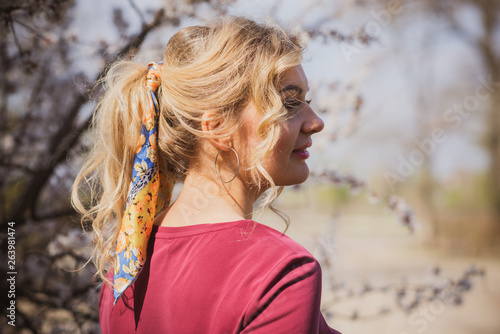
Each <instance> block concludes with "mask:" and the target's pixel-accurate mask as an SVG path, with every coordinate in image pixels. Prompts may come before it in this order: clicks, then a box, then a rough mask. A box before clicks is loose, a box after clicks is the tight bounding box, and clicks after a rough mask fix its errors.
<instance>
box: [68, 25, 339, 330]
mask: <svg viewBox="0 0 500 334" xmlns="http://www.w3.org/2000/svg"><path fill="white" fill-rule="evenodd" d="M301 61H302V47H301V45H300V43H299V40H298V39H297V37H295V36H293V35H290V34H288V33H286V32H285V31H283V30H282V29H281V28H279V27H274V26H264V25H260V24H257V23H255V22H254V21H251V20H248V19H245V18H240V17H223V18H219V19H218V20H215V21H213V22H211V23H209V24H207V25H206V26H196V27H189V28H186V29H183V30H181V31H180V32H178V33H177V34H176V35H174V36H173V37H172V38H171V39H170V41H169V42H168V44H167V46H166V50H165V57H164V63H163V64H154V63H150V64H149V65H148V66H142V65H137V64H134V63H132V62H125V61H123V62H120V63H118V64H116V65H114V66H113V67H112V68H111V69H110V71H109V73H108V75H107V78H106V85H107V86H106V91H105V94H104V96H103V97H102V99H101V101H100V103H99V105H98V110H97V112H96V116H95V120H94V128H95V131H96V133H97V135H98V141H97V144H96V145H95V147H94V149H93V151H92V152H91V153H90V155H89V157H88V160H87V161H86V163H85V164H84V167H83V168H82V170H81V172H80V174H79V175H78V177H77V179H76V181H75V186H74V189H73V195H72V196H73V203H74V205H75V207H76V208H77V209H78V210H80V211H81V212H82V213H83V214H84V218H83V219H84V220H85V219H90V220H92V225H93V231H94V235H95V249H94V254H93V257H94V261H95V263H96V267H97V269H98V274H99V275H100V276H101V278H102V279H103V281H104V282H105V283H106V284H104V285H103V287H102V291H101V297H100V302H99V308H100V310H99V311H100V324H101V328H102V332H103V333H134V332H135V333H250V332H252V333H337V332H336V331H334V330H333V329H331V328H330V327H328V325H327V324H326V322H325V320H324V318H323V316H322V314H321V312H320V309H319V308H320V299H321V268H320V266H319V264H318V262H317V261H316V260H315V259H314V258H313V256H312V255H311V254H310V253H309V252H308V251H307V250H305V249H304V248H303V247H302V246H300V245H299V244H297V243H296V242H294V241H293V240H291V239H290V238H288V237H287V236H285V235H284V234H282V233H280V232H278V231H276V230H274V229H271V228H269V227H267V226H264V225H261V224H259V223H257V222H255V221H253V220H252V214H253V206H254V203H255V202H256V201H257V199H259V198H260V197H261V196H262V195H263V194H264V193H265V192H266V191H267V190H269V191H268V194H267V195H266V196H265V198H264V199H263V200H262V202H261V207H260V209H263V208H264V207H265V206H266V205H269V206H270V207H271V208H272V202H273V201H274V199H276V197H277V196H278V195H279V194H280V193H281V191H282V189H283V187H284V186H287V185H294V184H299V183H302V182H304V181H305V180H306V179H307V177H308V174H309V170H308V167H307V164H306V159H307V157H308V156H309V153H308V152H307V150H306V149H307V148H308V147H309V146H311V144H312V141H311V136H312V135H313V134H314V133H317V132H319V131H321V130H322V129H323V126H324V124H323V121H322V120H321V119H320V118H319V117H318V116H317V115H316V114H315V113H314V112H313V110H312V109H311V108H310V106H309V102H310V101H307V100H306V92H307V91H308V82H307V78H306V76H305V74H304V71H303V69H302V67H301V65H300V64H301ZM82 181H86V182H87V183H89V184H90V186H91V187H90V189H91V191H90V192H89V191H87V192H82V191H79V189H78V188H79V185H80V183H81V182H82ZM175 182H182V183H183V188H182V192H181V193H180V195H179V197H178V198H177V200H176V201H175V202H174V203H170V199H171V195H172V188H173V185H174V184H175ZM89 193H90V196H89ZM272 209H273V211H274V212H276V213H278V214H279V212H278V211H277V210H276V209H274V208H272ZM285 221H286V223H287V226H288V220H287V219H285ZM108 264H110V265H111V266H112V268H113V269H114V270H108V269H107V268H108Z"/></svg>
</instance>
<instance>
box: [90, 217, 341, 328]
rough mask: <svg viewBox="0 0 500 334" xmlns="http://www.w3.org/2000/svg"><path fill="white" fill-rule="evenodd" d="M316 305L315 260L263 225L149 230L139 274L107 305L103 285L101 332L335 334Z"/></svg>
mask: <svg viewBox="0 0 500 334" xmlns="http://www.w3.org/2000/svg"><path fill="white" fill-rule="evenodd" d="M252 230H253V231H252ZM108 278H110V279H112V272H111V273H110V275H109V276H108ZM320 302H321V267H320V265H319V263H318V262H317V261H316V259H314V257H313V256H312V255H311V253H309V252H308V251H307V250H306V249H305V248H303V247H302V246H300V245H299V244H298V243H296V242H295V241H293V240H292V239H290V238H289V237H287V236H286V235H283V234H282V233H281V232H278V231H276V230H274V229H272V228H270V227H268V226H265V225H262V224H259V223H257V222H255V221H253V220H239V221H233V222H224V223H217V224H200V225H192V226H182V227H166V226H161V227H157V226H154V228H153V231H152V234H151V239H150V242H149V244H148V259H147V261H146V263H145V266H144V268H143V271H142V272H141V274H140V275H139V277H138V278H137V280H136V282H135V283H134V284H133V285H132V286H131V287H130V288H129V289H127V290H126V291H125V293H124V294H123V297H122V298H120V299H119V301H118V302H117V304H116V305H115V307H114V308H113V291H112V290H111V288H109V287H108V286H107V285H103V288H102V290H101V297H100V300H99V315H100V319H99V322H100V325H101V330H102V333H103V334H107V333H120V334H122V333H175V334H177V333H220V334H222V333H228V334H232V333H250V332H251V333H307V334H313V333H338V332H337V331H335V330H333V329H332V328H330V327H328V325H327V324H326V322H325V319H324V318H323V315H322V314H321V312H320Z"/></svg>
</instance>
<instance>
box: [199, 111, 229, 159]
mask: <svg viewBox="0 0 500 334" xmlns="http://www.w3.org/2000/svg"><path fill="white" fill-rule="evenodd" d="M215 114H216V113H215V112H214V111H206V112H205V113H203V116H202V121H201V129H202V130H203V131H207V132H209V131H214V130H217V128H218V127H219V126H220V121H219V120H216V119H215ZM208 141H209V142H210V143H211V144H212V145H214V146H215V147H216V148H218V149H221V150H223V151H229V146H230V145H231V138H230V137H222V138H209V139H208Z"/></svg>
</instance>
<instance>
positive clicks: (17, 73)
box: [0, 0, 500, 334]
mask: <svg viewBox="0 0 500 334" xmlns="http://www.w3.org/2000/svg"><path fill="white" fill-rule="evenodd" d="M221 14H235V15H245V16H247V17H250V18H253V19H256V20H258V21H266V20H267V19H269V18H273V19H274V20H277V21H278V22H279V23H280V24H282V25H284V26H285V27H287V28H288V29H290V30H292V31H294V32H295V33H297V34H299V35H300V36H301V37H302V39H303V40H304V41H305V42H306V44H307V48H306V52H305V61H304V64H303V66H304V69H305V72H306V74H307V76H308V79H309V85H310V88H311V89H310V92H309V95H310V96H308V98H312V100H313V101H312V106H313V108H314V109H315V110H316V111H317V113H318V114H319V115H320V117H322V118H323V120H324V121H325V129H324V131H323V132H321V133H319V134H316V135H314V136H313V146H312V147H311V148H310V152H311V158H310V159H309V160H307V163H308V165H309V167H310V171H311V176H310V178H309V179H308V180H307V181H306V182H305V183H303V184H301V185H297V186H293V187H288V188H286V189H285V191H284V192H283V193H282V196H281V197H280V198H279V199H278V200H277V202H276V207H277V208H278V209H280V210H281V211H283V212H284V213H286V214H287V215H288V216H289V217H290V220H291V225H290V228H289V229H288V231H287V232H286V233H287V234H288V235H289V236H290V237H292V238H293V239H295V240H296V241H298V242H299V243H301V244H302V245H304V246H305V247H306V248H308V249H309V250H310V251H311V252H312V253H313V255H315V256H316V257H317V258H318V260H319V261H320V262H321V265H322V269H323V300H322V311H323V314H324V315H325V317H326V319H327V321H328V322H329V324H330V325H331V326H332V327H334V328H336V329H337V330H339V331H341V332H343V333H366V332H368V331H369V332H375V333H390V334H392V333H394V334H409V333H412V334H413V333H429V334H430V333H455V334H462V333H463V334H465V333H482V334H490V333H491V334H493V333H496V334H498V333H500V317H498V314H499V313H500V284H499V282H500V247H499V242H498V240H499V236H500V117H499V113H500V2H499V1H497V0H434V1H431V0H421V1H411V0H357V1H355V0H352V1H349V0H346V1H334V0H307V1H304V0H302V1H294V0H287V1H284V0H282V1H279V0H266V1H264V0H255V1H250V0H248V1H242V0H240V1H231V0H210V1H208V0H207V1H204V0H191V1H189V0H170V1H166V0H146V1H138V0H128V1H119V0H103V1H95V0H86V1H83V0H46V1H40V0H15V1H14V0H3V1H0V17H1V29H0V67H1V69H0V225H1V226H0V233H1V235H2V238H1V240H0V248H1V252H0V254H1V255H0V268H1V274H2V280H1V282H0V287H1V291H0V293H1V298H0V304H1V308H2V309H3V310H7V308H8V307H9V306H10V305H11V303H12V300H15V307H16V310H15V317H14V319H15V327H13V326H11V325H12V317H10V318H9V314H11V313H10V311H9V310H7V311H5V316H2V317H1V318H0V324H1V326H2V327H1V328H2V329H3V331H0V332H5V333H99V326H98V308H97V302H98V294H99V289H100V285H99V282H98V281H97V280H95V279H94V278H93V273H94V269H93V267H92V265H91V264H89V265H87V266H86V267H84V269H82V270H78V269H79V268H81V267H82V266H83V265H84V264H85V262H86V260H87V259H88V256H89V254H90V251H91V243H90V236H89V235H87V234H83V233H82V229H81V227H80V225H79V217H78V216H77V215H76V214H75V212H74V211H73V209H72V208H71V205H70V201H69V192H70V187H71V184H72V182H73V180H74V177H75V175H76V173H77V171H78V170H79V168H80V165H81V163H82V158H83V157H84V155H85V153H86V152H87V151H88V150H89V148H90V147H91V145H92V142H93V134H92V133H91V132H90V131H88V128H89V125H90V121H91V117H92V113H93V109H94V103H95V99H96V97H97V96H98V95H99V93H100V89H101V87H100V85H99V84H98V80H99V79H100V78H101V77H102V75H103V73H104V72H105V70H106V68H108V67H109V66H110V64H112V63H113V62H114V61H116V60H117V59H121V58H134V59H136V61H138V62H141V63H144V64H147V63H148V62H150V61H160V60H162V55H163V48H164V46H165V44H166V42H167V41H168V39H169V38H170V36H172V35H173V34H174V33H175V32H176V31H178V30H179V29H180V28H182V27H186V26H190V25H195V24H199V23H201V22H203V21H204V20H205V19H210V18H213V17H216V16H218V15H221ZM180 189H181V186H180V185H178V186H176V192H177V193H178V192H179V191H180ZM254 220H256V221H259V222H261V223H264V224H268V225H270V226H272V227H274V228H276V229H278V230H281V231H282V230H284V228H285V225H284V223H283V221H282V220H281V219H280V218H279V217H278V216H277V215H276V214H274V213H273V212H271V210H268V211H265V212H264V213H263V214H262V215H259V216H256V217H254ZM12 240H14V241H12ZM14 242H15V244H14ZM9 246H11V248H10V250H13V248H14V247H15V258H14V259H13V258H12V253H8V252H7V251H8V250H9V248H8V247H9ZM9 256H10V258H9ZM9 261H11V262H9ZM12 261H14V262H12ZM11 272H15V273H16V274H14V275H13V276H15V284H14V285H13V284H11V283H12V280H11V281H7V278H10V277H11V276H12V275H11V274H8V273H11ZM12 294H14V295H15V296H14V295H12ZM9 322H11V325H9Z"/></svg>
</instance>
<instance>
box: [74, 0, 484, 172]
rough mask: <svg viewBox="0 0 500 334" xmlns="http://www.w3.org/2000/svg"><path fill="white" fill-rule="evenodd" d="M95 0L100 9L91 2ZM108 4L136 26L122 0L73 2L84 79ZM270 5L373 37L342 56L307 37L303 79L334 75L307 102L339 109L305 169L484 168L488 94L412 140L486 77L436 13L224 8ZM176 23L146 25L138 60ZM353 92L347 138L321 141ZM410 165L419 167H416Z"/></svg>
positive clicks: (108, 26)
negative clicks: (424, 162) (456, 118)
mask: <svg viewBox="0 0 500 334" xmlns="http://www.w3.org/2000/svg"><path fill="white" fill-rule="evenodd" d="M165 3H167V2H166V1H161V0H144V1H140V2H139V1H136V4H137V6H138V7H139V8H140V9H141V11H143V12H144V15H145V17H146V18H147V19H148V18H149V19H150V18H151V15H149V12H148V9H150V8H157V6H158V4H165ZM318 4H320V5H318ZM96 6H99V8H100V9H99V10H96ZM114 7H119V8H121V9H122V10H123V15H124V18H125V20H126V21H128V22H129V27H128V31H129V32H134V31H137V30H138V29H139V28H140V24H141V22H140V20H139V17H138V15H137V14H136V13H135V12H134V10H133V9H132V7H131V6H130V5H129V2H126V1H121V0H107V1H106V6H104V5H103V4H102V1H101V2H99V3H98V2H97V1H96V0H91V1H77V7H76V9H75V21H74V22H73V26H72V27H71V29H70V30H71V32H72V33H75V34H76V35H78V36H79V39H80V44H81V49H79V50H75V57H76V58H77V60H78V61H77V65H76V66H77V67H78V68H81V69H84V70H85V72H86V73H88V74H89V76H90V77H92V76H93V75H95V71H96V69H97V68H98V66H96V65H97V64H98V63H99V60H98V57H97V55H96V52H95V46H93V45H92V43H93V41H95V40H96V39H102V40H106V41H109V42H112V41H114V40H116V39H117V38H118V37H119V35H118V33H117V31H116V29H115V28H114V26H113V23H112V9H113V8H114ZM272 8H274V15H275V17H277V18H278V20H279V21H280V22H281V23H282V24H284V25H285V26H287V27H289V28H291V29H293V28H295V27H296V26H298V25H305V26H307V27H316V26H318V25H321V26H322V27H323V28H330V29H335V30H337V31H339V32H341V33H344V34H350V33H351V32H353V31H355V29H356V28H358V27H360V26H363V25H366V27H367V28H368V27H369V28H370V29H371V30H370V31H371V32H372V34H373V35H374V36H375V37H376V38H377V41H376V42H374V43H373V44H371V45H370V46H369V47H364V46H359V47H357V49H355V50H356V52H354V53H351V54H350V56H346V55H349V53H348V52H347V53H346V48H347V50H351V51H352V50H353V49H349V46H346V45H345V44H342V43H339V42H330V43H326V44H325V43H323V42H322V41H320V40H311V41H309V43H308V44H307V50H306V53H305V62H304V63H303V67H304V70H305V72H306V74H307V76H308V80H309V83H310V86H311V87H313V88H314V87H315V88H317V89H320V90H321V89H322V88H324V87H325V85H327V84H329V83H337V84H338V87H339V89H338V91H336V92H334V93H333V94H332V93H330V94H329V95H328V96H326V95H324V94H323V96H319V97H320V98H319V100H318V101H313V104H312V106H313V108H314V107H315V106H317V107H321V106H323V107H324V106H328V107H329V108H331V109H333V110H336V107H337V106H339V108H338V109H339V110H338V112H337V111H336V113H335V114H333V113H332V114H330V115H322V117H323V119H324V121H325V130H324V131H323V132H322V133H319V134H315V135H313V137H312V139H313V146H312V147H311V148H310V149H309V151H310V153H311V157H310V159H309V160H308V165H309V166H310V168H311V169H320V168H336V169H338V170H340V171H341V172H346V173H352V174H355V175H358V176H360V177H361V178H365V179H366V180H370V179H372V178H377V177H378V178H380V177H381V176H383V175H384V173H386V172H393V173H398V169H399V168H401V167H402V164H404V161H406V162H410V163H411V161H417V162H418V161H419V160H418V159H417V158H419V157H420V155H421V154H424V156H426V157H428V158H430V159H431V166H432V171H433V174H434V175H435V176H436V177H437V179H438V180H440V181H446V180H448V179H449V178H450V177H452V176H453V175H454V174H455V173H457V172H460V171H469V172H477V171H481V170H483V169H485V168H486V167H487V165H488V156H487V154H486V152H485V151H484V149H482V148H481V147H480V146H479V145H478V144H477V141H478V137H479V135H480V133H481V131H482V127H483V125H482V124H483V123H482V115H481V114H483V113H484V108H485V107H486V106H487V101H486V100H481V101H479V102H480V104H479V105H478V106H477V108H475V109H474V110H473V112H471V115H470V117H468V118H463V119H462V122H461V123H460V125H459V126H458V127H457V128H456V129H445V131H444V135H442V136H441V139H443V138H444V140H441V141H440V142H436V141H434V146H433V147H434V149H433V150H432V153H430V154H427V153H420V155H419V153H418V152H417V151H418V150H420V151H423V150H422V149H419V144H421V143H422V142H426V141H427V142H428V141H429V140H433V137H432V135H431V133H432V130H434V129H437V128H441V127H440V126H437V125H433V126H430V133H425V132H424V133H422V132H421V131H420V130H419V125H418V124H419V122H421V120H422V119H426V118H429V117H433V119H434V120H437V121H441V123H443V119H444V117H445V115H446V113H447V112H448V113H449V111H448V110H449V109H450V108H452V107H453V106H454V105H456V104H463V103H464V101H466V99H467V97H469V96H474V91H475V89H476V88H477V87H478V86H480V85H481V81H480V79H479V78H480V77H481V76H482V77H485V74H483V72H482V69H481V64H480V61H479V58H478V55H477V53H475V51H474V50H473V49H472V48H470V47H469V46H468V45H467V44H466V43H464V41H463V40H461V39H460V38H459V37H457V36H456V34H453V33H451V32H450V29H449V27H447V26H446V24H444V23H443V21H442V20H437V19H436V18H432V17H431V18H429V16H424V15H419V14H418V12H415V11H413V9H412V8H410V7H407V6H406V5H405V6H401V7H400V8H399V10H398V11H395V12H394V13H392V14H391V13H390V12H389V14H390V15H389V16H388V15H387V13H388V12H387V11H383V10H384V8H381V7H379V8H371V9H359V8H358V9H356V10H354V9H353V8H352V6H350V1H332V0H330V1H328V0H318V1H308V2H304V1H295V0H287V1H270V0H245V1H241V0H240V1H237V2H236V4H235V5H233V6H231V7H230V9H229V13H230V14H236V15H245V16H247V17H251V18H256V19H258V20H262V19H265V17H266V16H267V15H268V13H269V12H270V10H271V9H272ZM167 10H168V7H167ZM197 13H198V16H200V17H206V18H210V17H211V16H212V15H213V13H212V12H211V11H210V10H209V8H208V6H206V5H202V6H200V7H199V9H198V11H197ZM384 13H385V14H384ZM409 13H411V14H412V15H411V16H410V15H408V14H409ZM384 15H385V16H384ZM460 17H461V18H462V20H461V22H467V27H466V28H467V30H468V31H471V33H472V34H480V33H481V29H480V21H479V18H478V16H477V15H476V13H475V12H474V11H473V10H472V9H465V10H463V11H462V12H461V13H460ZM410 18H411V19H410ZM198 23H199V22H198V21H197V20H195V19H186V20H185V21H183V22H182V23H181V27H183V26H189V25H193V24H198ZM176 30H178V29H175V30H172V29H170V30H168V31H165V30H164V29H162V30H159V31H157V32H155V33H153V34H152V36H150V38H148V40H147V41H146V43H145V48H144V50H145V51H143V52H142V53H141V54H140V56H139V58H141V57H142V59H141V60H143V61H145V62H149V61H151V59H153V60H154V59H156V58H160V57H161V55H162V52H163V46H164V44H165V43H166V41H167V40H168V38H169V37H170V36H171V35H172V34H173V33H174V32H175V31H176ZM93 71H94V72H93ZM348 86H352V87H353V88H351V89H349V87H348ZM356 94H359V95H360V96H361V97H362V98H363V107H362V109H361V119H360V122H359V124H358V127H357V128H356V131H355V132H354V133H352V134H351V135H350V136H348V137H346V138H341V139H338V140H336V141H333V142H332V141H329V140H328V129H330V128H331V127H332V128H333V127H334V126H335V123H334V122H335V121H336V120H337V119H343V118H344V119H346V120H348V119H349V116H350V113H349V112H348V111H346V110H343V109H342V103H344V104H345V103H346V102H345V101H346V100H347V101H349V98H352V97H353V96H355V95H356ZM344 109H345V108H344ZM342 117H343V118H342ZM344 121H345V120H344ZM447 125H449V124H447ZM411 159H413V160H411ZM413 165H414V167H415V170H417V171H418V167H419V165H418V164H417V163H414V164H413ZM410 177H411V176H410Z"/></svg>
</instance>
